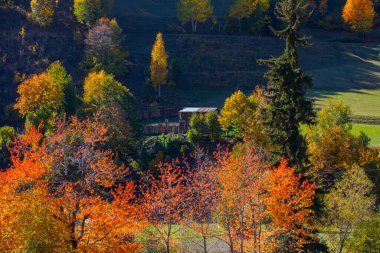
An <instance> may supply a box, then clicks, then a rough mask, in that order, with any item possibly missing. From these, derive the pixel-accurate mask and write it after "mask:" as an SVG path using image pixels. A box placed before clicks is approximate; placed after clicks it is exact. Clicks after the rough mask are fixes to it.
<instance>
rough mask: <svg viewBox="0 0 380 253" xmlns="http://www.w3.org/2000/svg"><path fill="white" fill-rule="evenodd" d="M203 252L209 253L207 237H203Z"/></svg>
mask: <svg viewBox="0 0 380 253" xmlns="http://www.w3.org/2000/svg"><path fill="white" fill-rule="evenodd" d="M203 250H204V253H207V238H206V236H205V235H203Z"/></svg>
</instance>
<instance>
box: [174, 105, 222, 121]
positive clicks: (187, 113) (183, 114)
mask: <svg viewBox="0 0 380 253" xmlns="http://www.w3.org/2000/svg"><path fill="white" fill-rule="evenodd" d="M216 110H218V108H216V107H186V108H183V109H182V110H180V111H179V112H178V114H179V118H180V119H181V120H184V121H185V122H186V123H187V124H188V123H189V121H190V119H191V116H193V115H194V114H206V113H208V112H213V111H216Z"/></svg>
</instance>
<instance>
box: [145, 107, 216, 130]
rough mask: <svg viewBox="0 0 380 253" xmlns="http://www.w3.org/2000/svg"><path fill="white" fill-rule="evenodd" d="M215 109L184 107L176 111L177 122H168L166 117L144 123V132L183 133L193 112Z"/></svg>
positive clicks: (200, 112) (212, 109)
mask: <svg viewBox="0 0 380 253" xmlns="http://www.w3.org/2000/svg"><path fill="white" fill-rule="evenodd" d="M217 110H218V109H217V108H215V107H186V108H183V109H182V110H180V111H179V112H178V116H179V121H178V122H169V120H168V119H166V120H165V122H161V123H152V124H146V125H145V126H144V133H145V134H148V135H158V134H169V133H171V134H185V133H186V132H187V130H188V127H189V121H190V119H191V117H192V116H193V115H194V114H206V113H208V112H213V111H217Z"/></svg>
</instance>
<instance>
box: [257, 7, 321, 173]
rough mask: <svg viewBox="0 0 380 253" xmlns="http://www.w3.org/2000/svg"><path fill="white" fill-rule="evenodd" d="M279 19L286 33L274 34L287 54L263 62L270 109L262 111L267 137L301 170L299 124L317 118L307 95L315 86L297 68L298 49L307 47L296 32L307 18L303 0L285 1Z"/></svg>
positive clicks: (302, 142)
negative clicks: (283, 24)
mask: <svg viewBox="0 0 380 253" xmlns="http://www.w3.org/2000/svg"><path fill="white" fill-rule="evenodd" d="M276 13H277V16H278V18H279V19H280V20H281V21H283V22H284V23H285V24H286V27H285V28H284V29H283V30H280V31H276V30H274V29H272V30H273V31H274V33H275V34H276V35H277V36H278V37H279V38H281V39H283V40H285V51H284V53H283V54H282V55H280V56H279V57H275V58H271V59H268V60H260V61H259V63H261V64H265V65H267V66H268V67H269V71H268V72H267V73H266V74H265V78H266V79H267V80H268V84H267V87H266V90H265V94H264V95H265V99H266V102H267V106H266V107H265V108H264V109H263V117H264V125H265V128H266V133H267V135H268V136H269V138H270V139H271V141H272V142H273V144H276V145H277V146H278V147H279V148H280V149H281V153H282V154H283V155H286V156H287V157H288V158H289V159H290V161H291V162H292V163H293V164H295V165H297V166H298V167H299V168H302V167H303V162H304V161H305V156H306V148H305V140H304V138H303V136H302V135H301V133H300V131H299V127H300V124H302V123H306V124H309V123H311V121H312V120H313V118H314V112H313V102H312V101H311V100H309V99H307V98H306V96H305V93H306V91H307V90H308V89H310V88H311V86H312V78H311V77H310V76H307V75H305V74H304V72H303V71H302V69H301V68H300V67H299V64H298V54H297V46H298V45H301V46H307V45H308V44H309V40H308V38H307V37H305V36H302V35H299V34H298V33H297V28H298V26H299V25H300V23H301V22H302V21H303V20H304V19H305V18H306V17H307V16H308V4H307V3H306V2H305V1H304V0H282V1H280V2H278V3H277V5H276Z"/></svg>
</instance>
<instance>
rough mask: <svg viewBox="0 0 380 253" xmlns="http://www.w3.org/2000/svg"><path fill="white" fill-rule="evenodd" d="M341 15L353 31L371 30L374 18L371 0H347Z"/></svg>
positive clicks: (363, 31)
mask: <svg viewBox="0 0 380 253" xmlns="http://www.w3.org/2000/svg"><path fill="white" fill-rule="evenodd" d="M342 17H343V20H344V21H345V22H346V23H348V24H349V25H350V27H351V29H352V30H353V31H356V32H361V33H365V32H368V31H369V30H371V28H372V26H373V19H374V18H375V9H374V6H373V2H372V0H347V2H346V5H345V6H344V9H343V14H342Z"/></svg>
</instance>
